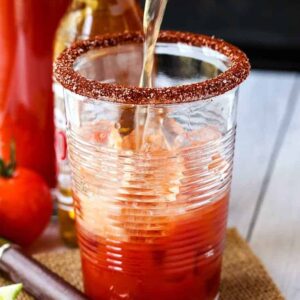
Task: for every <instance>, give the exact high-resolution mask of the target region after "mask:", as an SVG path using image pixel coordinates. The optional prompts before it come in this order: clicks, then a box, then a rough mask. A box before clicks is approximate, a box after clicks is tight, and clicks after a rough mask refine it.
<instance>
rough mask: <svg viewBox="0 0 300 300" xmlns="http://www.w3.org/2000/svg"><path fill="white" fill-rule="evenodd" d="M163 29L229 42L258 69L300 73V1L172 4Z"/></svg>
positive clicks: (180, 0)
mask: <svg viewBox="0 0 300 300" xmlns="http://www.w3.org/2000/svg"><path fill="white" fill-rule="evenodd" d="M163 28H164V29H178V30H186V31H193V32H199V33H206V34H210V35H215V36H217V37H221V38H223V39H226V40H227V41H230V42H232V43H234V44H235V45H237V46H239V47H241V48H242V49H243V50H244V51H246V53H247V54H248V56H249V57H250V60H251V63H252V66H253V67H255V68H263V69H281V70H298V71H300V0H281V1H279V0H169V3H168V6H167V12H166V16H165V20H164V24H163Z"/></svg>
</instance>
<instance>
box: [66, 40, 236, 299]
mask: <svg viewBox="0 0 300 300" xmlns="http://www.w3.org/2000/svg"><path fill="white" fill-rule="evenodd" d="M177 47H178V46H177V45H172V44H171V45H169V47H167V46H166V45H165V44H164V45H159V46H158V49H157V53H158V54H157V55H158V62H159V63H158V70H159V72H157V77H156V81H155V82H156V86H169V85H176V84H181V82H183V83H187V82H194V81H196V80H198V81H199V80H205V79H207V78H210V77H213V76H215V75H216V73H218V72H222V71H224V70H225V69H226V66H227V65H228V64H229V62H226V61H224V58H222V57H218V55H217V54H216V55H215V56H214V53H213V52H210V53H209V54H208V57H207V58H206V57H205V53H206V52H205V51H204V52H203V49H197V48H195V47H190V48H189V49H188V50H189V52H186V53H190V55H187V57H182V56H181V55H175V54H176V49H177ZM186 47H188V46H186ZM124 49H125V48H124ZM126 49H127V48H126ZM126 49H125V50H124V53H126V51H127V50H126ZM105 51H106V54H105V53H101V50H99V52H100V54H99V55H98V56H97V54H96V55H95V53H93V54H92V55H91V56H90V57H85V58H84V59H83V60H82V61H81V62H79V63H78V66H77V68H78V70H79V71H80V72H82V74H85V75H86V76H88V74H90V77H92V79H99V78H100V77H101V80H107V81H109V80H110V81H112V79H111V78H121V77H120V76H118V75H120V73H118V72H119V71H118V70H120V72H121V71H122V69H123V68H125V69H126V64H127V63H130V59H128V60H127V61H123V63H120V61H122V59H121V57H122V55H124V57H125V56H126V55H125V54H124V53H122V51H119V53H120V54H116V53H117V52H116V51H115V52H114V54H113V55H111V57H110V58H109V57H107V55H108V54H107V51H108V50H107V49H106V50H105ZM197 51H198V52H197ZM131 53H132V52H131ZM197 53H198V54H199V53H201V55H200V56H199V55H198V54H197ZM102 56H105V61H106V63H105V64H104V65H105V66H106V67H107V61H109V60H111V63H112V65H114V63H115V62H116V60H118V62H119V66H120V67H119V68H117V67H114V68H113V70H111V69H110V72H109V76H108V77H107V78H105V75H103V74H104V73H103V72H98V71H97V69H101V68H100V65H101V63H100V62H101V60H102V58H101V57H102ZM132 59H133V58H132ZM91 60H95V61H94V62H93V63H91ZM102 63H103V61H102ZM174 66H175V67H174ZM222 68H223V69H222ZM91 69H93V70H91ZM98 73H99V74H98ZM136 73H138V72H136ZM130 74H135V71H133V73H130ZM175 75H176V76H175ZM133 76H136V75H133ZM129 77H130V76H129ZM129 77H128V75H127V77H126V76H125V78H129ZM129 81H130V82H132V81H133V79H132V78H131V79H129ZM122 83H123V84H124V76H123V77H122ZM65 98H66V110H67V111H66V113H67V119H68V126H67V127H68V129H67V132H68V147H69V158H70V162H71V168H72V177H73V193H74V198H75V209H76V221H77V230H78V238H79V244H80V248H81V255H82V264H83V274H84V282H85V289H86V292H87V294H88V295H89V296H90V297H91V298H92V299H130V300H133V299H134V300H136V299H138V300H150V299H151V300H153V299H158V300H160V299H163V300H168V299H172V300H183V299H184V300H189V299H198V300H199V299H203V300H213V299H215V297H216V296H217V294H218V290H219V283H220V271H221V261H222V251H223V247H224V236H225V228H226V220H227V209H228V200H229V194H230V184H231V175H232V163H233V153H234V141H235V127H236V104H237V90H232V91H230V92H227V93H226V94H223V95H220V96H218V97H215V98H213V99H207V100H201V101H195V102H191V103H182V104H176V105H152V106H148V107H147V106H132V105H121V104H116V103H113V102H107V101H105V99H103V101H101V100H94V99H87V98H84V97H81V96H78V95H75V94H73V93H71V92H69V91H65ZM137 116H138V118H137ZM124 118H125V119H126V118H127V119H126V120H125V121H124ZM143 120H144V121H143ZM145 120H146V121H145ZM124 124H125V125H126V126H125V125H124Z"/></svg>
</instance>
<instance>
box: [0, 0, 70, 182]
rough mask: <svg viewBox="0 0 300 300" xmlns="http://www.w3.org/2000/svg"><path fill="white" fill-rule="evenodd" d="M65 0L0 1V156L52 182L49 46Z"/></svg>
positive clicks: (51, 105)
mask: <svg viewBox="0 0 300 300" xmlns="http://www.w3.org/2000/svg"><path fill="white" fill-rule="evenodd" d="M67 6H68V0H51V1H48V0H26V1H19V0H1V1H0V156H1V157H3V158H4V159H7V157H8V155H9V145H10V143H11V140H14V141H15V143H16V149H17V152H16V159H17V163H18V165H19V166H21V167H26V168H29V169H32V170H34V171H36V172H38V173H39V174H40V175H42V176H43V177H44V179H45V180H46V182H47V183H48V185H49V187H53V188H54V187H55V186H56V174H55V169H56V164H55V151H54V124H53V121H52V120H53V94H52V55H53V54H52V50H53V47H52V45H53V39H54V34H55V30H56V28H57V25H58V23H59V20H60V19H61V17H62V16H63V14H64V12H65V10H66V8H67Z"/></svg>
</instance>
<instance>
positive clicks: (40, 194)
mask: <svg viewBox="0 0 300 300" xmlns="http://www.w3.org/2000/svg"><path fill="white" fill-rule="evenodd" d="M51 214H52V199H51V195H50V191H49V188H48V186H47V184H46V183H45V181H44V180H43V179H42V177H41V176H40V175H38V174H37V173H35V172H33V171H31V170H28V169H24V168H17V169H16V171H15V172H14V173H13V175H12V176H11V177H0V237H3V238H6V239H8V240H10V241H12V242H15V243H17V244H19V245H21V246H24V247H26V246H28V245H30V244H31V243H32V242H33V241H35V240H36V239H37V237H38V236H39V235H40V234H41V233H42V232H43V230H44V229H45V227H46V226H47V224H48V222H49V220H50V217H51Z"/></svg>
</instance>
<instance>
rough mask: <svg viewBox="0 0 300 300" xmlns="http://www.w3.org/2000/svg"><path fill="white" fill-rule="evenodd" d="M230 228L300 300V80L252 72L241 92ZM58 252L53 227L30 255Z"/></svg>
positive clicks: (293, 299)
mask: <svg viewBox="0 0 300 300" xmlns="http://www.w3.org/2000/svg"><path fill="white" fill-rule="evenodd" d="M229 226H236V227H237V228H238V229H239V231H240V233H241V234H242V235H243V236H244V237H245V238H246V239H247V240H248V241H249V243H250V245H251V246H252V248H253V250H254V252H255V253H256V254H257V255H258V256H259V257H260V258H261V260H262V261H263V263H264V264H265V266H266V267H267V269H268V270H269V272H270V274H271V276H272V277H273V279H274V281H275V282H276V283H277V285H278V286H279V288H280V289H281V291H282V292H283V294H284V296H285V297H286V299H288V300H299V299H300V74H297V73H288V72H269V71H253V72H252V74H251V75H250V78H249V79H248V80H247V82H246V83H244V84H243V86H242V87H241V91H240V102H239V109H238V133H237V144H236V155H235V166H234V176H233V185H232V196H231V204H230V217H229ZM60 249H64V247H63V246H62V244H61V242H60V241H59V239H58V234H57V225H56V224H55V223H52V224H51V225H50V226H49V228H48V229H47V231H46V232H45V234H44V235H43V236H42V238H41V239H40V240H39V241H38V242H37V243H36V244H35V245H34V247H33V248H32V252H41V251H45V250H47V251H50V250H60ZM270 300H271V299H270Z"/></svg>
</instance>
